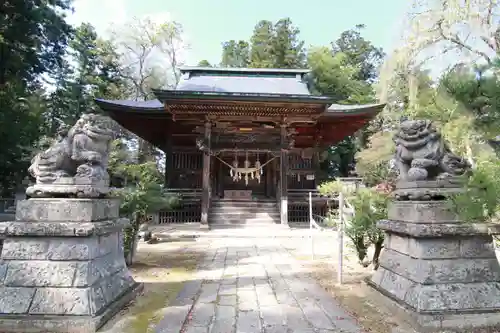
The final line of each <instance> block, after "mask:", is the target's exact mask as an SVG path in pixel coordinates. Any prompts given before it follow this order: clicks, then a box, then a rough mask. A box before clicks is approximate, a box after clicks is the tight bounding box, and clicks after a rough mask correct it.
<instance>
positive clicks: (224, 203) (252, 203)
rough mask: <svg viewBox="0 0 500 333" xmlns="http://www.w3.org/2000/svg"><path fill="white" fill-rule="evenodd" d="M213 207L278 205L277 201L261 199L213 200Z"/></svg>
mask: <svg viewBox="0 0 500 333" xmlns="http://www.w3.org/2000/svg"><path fill="white" fill-rule="evenodd" d="M211 206H212V207H277V204H276V202H259V201H234V200H232V201H212V203H211Z"/></svg>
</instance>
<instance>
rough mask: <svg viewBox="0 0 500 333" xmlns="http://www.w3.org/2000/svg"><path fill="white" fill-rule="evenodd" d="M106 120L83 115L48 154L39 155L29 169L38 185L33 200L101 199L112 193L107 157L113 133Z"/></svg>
mask: <svg viewBox="0 0 500 333" xmlns="http://www.w3.org/2000/svg"><path fill="white" fill-rule="evenodd" d="M107 124H108V121H107V119H106V118H105V117H103V116H100V115H96V114H84V115H82V116H81V118H80V119H79V120H78V121H77V122H76V124H75V125H74V126H73V127H72V128H71V129H69V130H68V131H67V132H66V131H65V132H62V133H60V136H59V138H58V140H57V141H56V142H55V143H54V144H53V145H52V146H51V147H50V148H48V149H47V150H45V151H43V152H41V153H39V154H38V155H36V156H35V157H34V158H33V160H32V165H31V166H30V168H29V169H28V171H29V172H30V174H31V175H32V176H33V177H35V179H36V184H35V185H34V186H31V187H29V188H28V190H27V191H26V194H27V195H29V196H32V197H54V196H78V197H100V196H103V195H106V194H107V193H108V192H109V175H108V172H107V170H106V169H107V166H108V156H109V149H110V143H111V140H112V138H113V132H112V131H111V130H110V129H109V126H108V125H107Z"/></svg>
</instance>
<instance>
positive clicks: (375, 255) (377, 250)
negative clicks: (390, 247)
mask: <svg viewBox="0 0 500 333" xmlns="http://www.w3.org/2000/svg"><path fill="white" fill-rule="evenodd" d="M374 245H375V251H374V252H373V258H372V263H373V269H374V270H377V269H378V266H379V265H380V263H379V257H380V253H381V252H382V249H383V248H384V238H383V237H381V238H379V239H378V240H377V241H376V242H375V244H374Z"/></svg>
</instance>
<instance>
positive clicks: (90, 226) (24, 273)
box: [0, 199, 142, 333]
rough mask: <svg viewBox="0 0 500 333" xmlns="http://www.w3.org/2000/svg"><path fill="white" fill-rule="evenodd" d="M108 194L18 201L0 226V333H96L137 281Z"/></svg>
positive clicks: (128, 297)
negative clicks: (0, 238) (13, 217)
mask: <svg viewBox="0 0 500 333" xmlns="http://www.w3.org/2000/svg"><path fill="white" fill-rule="evenodd" d="M118 208H119V201H118V200H113V199H29V200H23V201H19V202H18V204H17V209H16V220H15V221H12V222H3V223H0V235H3V236H4V237H5V239H4V242H3V249H2V251H1V257H0V258H1V259H0V332H72V333H83V332H85V333H87V332H95V331H96V330H97V329H98V328H99V327H100V326H102V324H104V322H105V321H107V320H108V319H109V318H110V317H111V316H112V315H114V314H115V313H116V312H117V311H119V310H120V309H121V308H122V307H123V306H124V305H125V304H126V303H128V302H129V301H130V300H131V299H133V298H134V297H135V295H136V293H137V292H138V291H140V290H141V288H142V285H141V284H138V283H136V282H135V281H134V280H133V278H132V276H131V275H130V273H129V271H128V269H127V267H126V265H125V260H124V257H123V241H122V230H123V228H124V226H126V225H127V224H128V220H126V219H120V218H119V217H118Z"/></svg>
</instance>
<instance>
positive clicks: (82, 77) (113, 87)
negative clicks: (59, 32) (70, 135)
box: [45, 23, 124, 136]
mask: <svg viewBox="0 0 500 333" xmlns="http://www.w3.org/2000/svg"><path fill="white" fill-rule="evenodd" d="M68 55H69V58H68V60H64V61H63V62H62V65H61V66H60V67H59V69H58V71H57V76H56V77H55V82H54V83H55V84H54V85H55V87H56V89H55V90H54V91H53V92H52V93H51V94H50V98H49V105H48V106H49V107H48V110H47V112H46V114H45V117H46V121H47V124H48V132H47V134H48V135H49V136H53V135H54V134H55V133H56V131H57V130H58V128H59V126H60V125H61V124H73V123H74V122H75V121H76V120H77V119H78V118H79V117H80V115H81V114H82V113H84V112H89V111H94V112H95V111H97V109H96V107H95V105H94V98H96V97H100V98H120V97H121V96H122V95H123V90H124V82H123V79H122V78H121V72H120V63H119V57H118V54H117V53H116V50H115V48H114V46H113V45H112V44H111V43H110V42H109V41H106V40H103V39H101V38H99V37H98V36H97V33H96V32H95V29H94V27H93V26H92V25H90V24H88V23H84V24H82V25H80V26H79V27H77V28H76V30H75V33H74V36H73V38H72V39H71V41H70V43H69V49H68Z"/></svg>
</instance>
